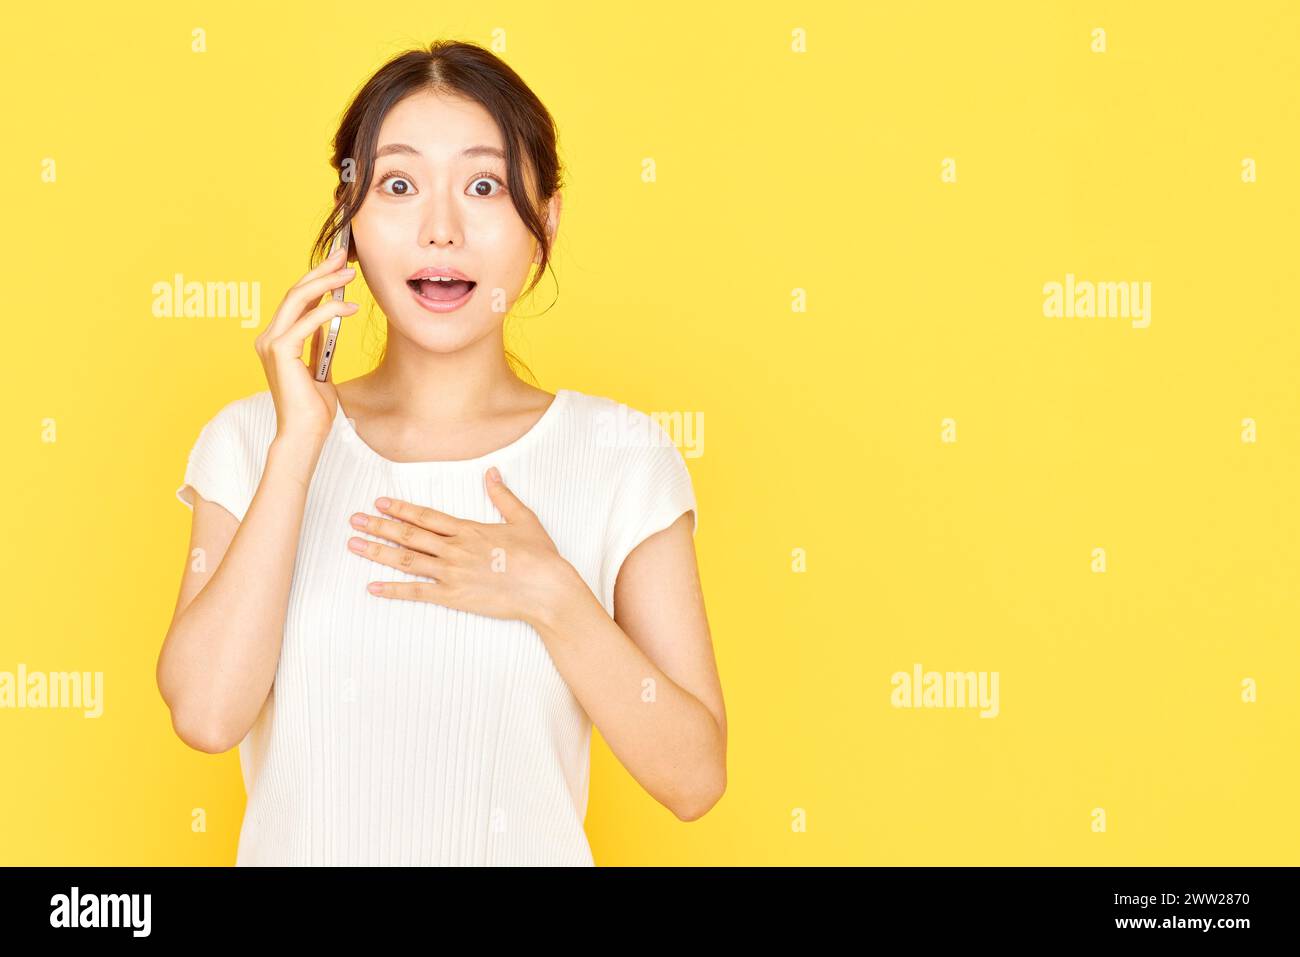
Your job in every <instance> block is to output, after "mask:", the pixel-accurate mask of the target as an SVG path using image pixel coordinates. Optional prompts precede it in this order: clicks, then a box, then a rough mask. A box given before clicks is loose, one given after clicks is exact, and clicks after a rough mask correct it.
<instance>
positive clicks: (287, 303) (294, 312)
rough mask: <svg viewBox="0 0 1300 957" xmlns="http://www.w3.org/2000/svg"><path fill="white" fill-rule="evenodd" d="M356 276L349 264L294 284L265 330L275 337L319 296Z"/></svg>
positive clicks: (300, 315)
mask: <svg viewBox="0 0 1300 957" xmlns="http://www.w3.org/2000/svg"><path fill="white" fill-rule="evenodd" d="M355 278H356V270H355V269H353V268H352V267H351V266H349V267H347V268H346V269H343V268H340V269H335V270H333V271H331V272H328V273H326V274H324V275H322V276H317V277H316V278H315V279H313V280H311V281H310V282H307V283H302V284H300V285H297V286H294V287H293V288H292V289H290V290H289V291H288V292H287V293H285V295H284V303H283V304H282V305H281V306H280V308H279V310H277V312H276V314H275V317H274V318H273V319H272V320H271V325H270V326H269V327H268V329H267V332H268V334H269V335H270V337H271V338H273V339H274V338H276V337H277V336H279V335H281V334H282V333H283V331H284V330H285V329H286V328H288V327H289V326H291V325H292V324H293V323H294V322H295V321H296V320H297V319H299V318H301V317H302V314H303V313H304V312H305V311H306V310H307V309H308V308H314V307H316V306H318V305H320V301H321V298H322V297H323V296H324V295H325V294H326V293H327V292H330V291H331V290H334V289H338V288H340V287H344V286H346V285H347V284H348V283H349V282H351V281H352V280H353V279H355Z"/></svg>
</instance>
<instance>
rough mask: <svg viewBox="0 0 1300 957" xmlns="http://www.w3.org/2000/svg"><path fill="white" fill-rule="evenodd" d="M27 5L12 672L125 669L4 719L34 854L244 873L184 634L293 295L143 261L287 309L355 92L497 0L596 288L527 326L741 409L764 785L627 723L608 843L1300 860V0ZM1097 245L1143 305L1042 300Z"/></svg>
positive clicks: (13, 191) (1085, 859)
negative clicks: (185, 579)
mask: <svg viewBox="0 0 1300 957" xmlns="http://www.w3.org/2000/svg"><path fill="white" fill-rule="evenodd" d="M14 15H16V19H11V23H10V27H9V29H7V30H6V31H4V33H3V36H2V37H0V44H3V47H2V48H0V49H2V52H3V55H2V56H0V64H2V66H0V69H2V70H3V81H4V86H5V89H6V90H7V91H8V92H9V96H8V97H7V98H6V99H7V106H8V109H7V113H8V116H7V123H6V143H7V146H6V148H5V149H4V150H3V151H2V153H0V162H3V164H4V172H5V174H6V175H5V181H6V182H7V183H8V184H9V186H10V191H9V197H10V200H9V203H8V209H7V211H6V219H7V224H6V229H5V233H6V241H5V248H4V261H5V262H6V264H7V266H8V269H7V274H6V281H5V284H4V285H5V298H6V306H5V312H6V319H7V323H6V332H5V337H4V344H5V348H6V350H7V352H8V359H9V361H8V364H7V365H8V374H7V375H5V376H4V379H3V381H4V395H3V402H4V407H5V410H6V415H5V416H4V418H3V429H4V434H3V440H4V448H5V450H6V452H7V458H8V468H7V469H6V470H5V471H4V479H3V481H4V483H5V484H4V489H3V492H4V494H5V500H6V501H7V503H8V512H9V519H8V521H7V522H6V529H7V532H6V537H7V542H6V547H5V549H4V559H3V561H4V567H3V579H2V580H3V582H4V589H5V606H6V609H7V612H8V622H7V624H6V627H5V628H4V632H3V636H2V637H0V670H9V671H12V670H15V669H16V667H17V664H18V663H19V662H23V663H25V664H26V665H27V667H28V669H29V670H55V671H58V670H89V671H95V670H102V671H103V672H104V673H105V699H106V700H105V714H104V716H103V717H102V718H100V719H98V720H87V719H85V718H82V717H81V716H80V715H79V714H78V713H74V712H63V711H56V710H45V711H39V710H26V711H9V710H3V711H0V753H2V754H3V760H4V764H5V772H6V773H5V786H4V787H3V788H0V863H3V864H87V865H100V864H131V865H139V864H229V863H233V861H234V856H235V848H236V842H237V838H238V832H239V825H240V819H241V814H242V811H243V804H244V794H243V788H242V784H241V780H240V774H239V763H238V757H237V752H235V751H231V752H229V753H227V754H225V755H221V756H211V755H205V754H202V753H200V752H196V751H191V750H189V749H188V748H187V747H186V746H185V745H184V744H183V743H182V742H181V741H180V740H179V739H178V738H176V737H175V735H174V734H173V732H172V730H171V728H170V725H169V721H168V717H167V711H166V708H165V706H164V705H163V703H162V701H161V699H160V697H159V695H158V692H157V689H156V686H155V683H154V666H155V662H156V658H157V653H158V649H159V647H160V645H161V642H162V639H163V636H164V634H165V632H166V630H167V625H168V623H169V621H170V617H171V612H172V608H173V605H174V603H175V600H176V591H177V587H178V583H179V580H180V574H181V570H182V566H183V563H184V562H185V560H186V557H187V554H186V548H187V542H188V539H187V536H188V529H189V521H190V513H189V512H188V511H187V510H186V509H185V508H184V507H183V506H182V505H181V504H180V503H179V502H178V501H177V500H176V498H175V496H174V491H175V489H176V487H177V486H178V485H179V484H180V482H181V478H182V474H183V471H184V467H185V459H186V455H187V454H188V452H189V449H190V446H191V445H192V443H193V441H194V439H195V437H196V435H197V433H198V429H199V427H200V426H201V425H202V424H203V423H204V422H205V421H207V419H208V418H210V417H211V416H212V415H213V414H214V413H215V412H216V411H217V409H219V408H220V407H221V406H222V405H224V404H225V403H226V402H228V401H230V400H231V399H233V398H236V397H239V396H243V395H248V394H250V393H252V392H256V391H259V390H261V389H263V388H265V387H266V384H265V379H264V378H263V375H262V370H261V367H260V364H259V362H258V360H257V358H256V355H255V354H254V351H253V346H252V343H253V337H254V335H255V334H256V330H253V329H243V328H240V327H239V325H238V322H237V320H236V319H185V318H174V319H159V318H155V317H154V316H153V315H152V314H151V309H150V306H151V301H152V293H151V288H152V285H153V284H154V283H155V282H159V281H170V280H171V279H172V277H173V275H174V274H175V273H177V272H180V273H183V274H184V275H185V276H186V277H187V278H190V279H198V280H201V281H207V280H223V281H224V280H235V281H249V282H253V281H257V282H260V283H261V285H262V303H261V308H262V320H263V324H265V322H266V321H268V320H269V318H270V316H271V314H272V312H273V311H274V309H275V306H276V305H277V303H278V301H279V298H280V296H281V295H282V294H283V292H284V290H285V289H286V288H287V287H288V286H289V285H290V284H291V283H292V282H294V281H295V280H296V279H297V277H298V276H300V275H301V273H302V272H303V271H305V269H306V268H307V253H308V245H309V242H310V240H311V239H312V238H313V237H314V236H315V232H316V229H317V228H318V226H319V224H320V221H321V218H322V217H323V215H324V213H325V211H326V208H327V207H326V202H327V198H328V195H329V191H330V189H331V188H332V185H333V182H334V180H333V173H332V171H331V170H330V169H329V167H328V164H327V156H328V150H329V138H330V136H331V135H332V133H333V131H334V128H335V125H336V123H337V120H338V118H339V116H340V115H341V111H342V109H343V108H344V106H345V104H346V102H347V100H348V99H349V97H350V96H351V94H352V93H353V92H354V91H355V89H357V88H358V87H359V85H360V84H361V83H362V82H363V81H364V80H365V78H366V77H367V76H369V75H370V73H371V72H373V71H374V70H375V69H376V68H377V67H378V66H379V65H380V64H381V63H382V62H383V61H384V60H386V59H387V58H388V57H389V56H391V55H393V54H395V53H397V52H399V51H400V50H403V49H406V48H408V47H412V46H417V45H421V44H427V43H428V42H429V41H431V40H433V39H436V38H439V37H453V38H458V39H466V40H472V41H475V42H479V43H483V44H485V45H487V44H491V43H492V42H493V31H494V30H500V31H504V36H505V41H506V46H505V50H504V52H503V54H502V55H503V56H504V58H505V59H506V60H507V62H509V63H510V64H511V65H512V66H513V67H514V68H515V69H516V70H518V71H519V72H520V73H521V75H522V76H523V77H524V79H525V80H526V81H527V82H528V83H529V84H530V85H532V86H533V88H534V89H535V90H536V91H537V93H538V94H539V96H540V97H541V98H542V100H543V101H544V102H545V103H546V104H547V105H548V107H549V108H550V109H551V110H552V112H553V113H554V115H555V116H556V118H557V121H558V123H559V127H560V134H561V150H562V157H561V158H562V160H563V161H564V162H565V163H566V165H567V178H568V182H569V185H568V187H567V190H566V194H565V205H564V214H563V218H562V220H561V229H560V243H559V247H558V252H557V259H556V272H557V274H558V276H559V280H560V288H559V298H558V301H557V302H556V304H555V306H554V307H553V308H551V309H550V310H549V311H547V312H546V313H545V314H544V315H539V314H540V313H541V312H542V310H543V309H544V308H545V307H546V306H547V305H548V304H549V303H550V302H551V301H552V299H553V298H555V296H556V291H557V290H556V286H555V283H554V281H553V280H552V278H551V277H550V276H548V277H547V278H546V279H545V280H544V281H543V282H542V284H541V286H540V287H539V289H538V292H537V293H536V294H535V295H534V297H533V300H532V302H531V303H529V304H526V305H524V306H523V308H522V309H521V312H522V314H523V316H524V317H525V318H521V319H518V320H512V325H511V330H512V336H511V339H510V340H509V344H510V345H511V347H512V348H513V349H514V350H515V351H517V352H519V353H520V354H521V355H522V356H523V358H524V359H525V360H526V361H527V362H528V364H529V365H530V366H531V368H532V369H533V371H534V372H535V373H537V376H538V382H539V384H540V385H541V386H542V387H544V388H546V389H548V390H551V391H554V390H555V389H556V388H574V389H578V390H580V391H585V392H589V393H594V394H599V395H608V396H612V397H615V398H617V399H619V400H620V401H625V402H627V403H628V404H629V405H631V406H633V407H634V408H639V409H642V410H647V411H659V410H684V411H688V412H695V411H698V412H701V413H703V416H704V420H705V423H706V429H705V445H704V450H705V451H704V455H703V456H702V457H699V458H688V459H687V461H688V463H689V466H690V470H691V474H692V476H693V479H694V482H695V487H696V492H697V496H698V499H699V505H700V531H699V534H698V537H697V547H698V551H699V555H700V563H701V569H702V575H703V580H704V585H705V594H706V599H707V604H708V609H709V617H710V623H711V626H712V629H713V635H714V641H715V646H716V650H717V655H718V660H719V667H720V670H721V675H722V680H723V686H724V691H725V695H726V703H727V712H728V719H729V724H730V753H729V762H728V763H729V772H730V778H729V788H728V791H727V794H726V795H725V796H724V797H723V799H722V801H721V802H720V803H719V804H718V805H717V806H715V807H714V809H713V810H712V811H711V812H710V813H709V814H708V815H706V816H705V817H704V818H703V819H701V820H699V821H696V822H693V823H690V824H684V823H682V822H680V821H678V820H677V819H676V818H674V817H673V815H672V814H671V813H670V812H668V811H667V810H666V809H664V808H662V807H661V806H659V805H658V804H657V803H656V802H655V801H654V800H653V799H651V798H650V797H649V796H648V795H646V794H645V793H644V792H643V791H642V790H641V788H640V787H639V786H638V785H637V784H636V782H635V781H634V780H633V779H632V778H631V777H630V775H628V773H627V772H626V771H625V770H624V769H623V768H622V767H621V766H620V765H619V764H618V762H617V760H616V759H615V758H614V757H613V756H612V755H611V753H610V752H609V750H608V748H607V747H606V745H605V744H604V743H603V741H601V740H600V739H599V737H598V736H597V737H595V738H594V739H593V749H592V789H591V805H590V811H589V814H588V819H587V829H588V833H589V835H590V838H591V841H592V847H593V851H594V854H595V858H596V861H597V863H598V864H647V863H649V864H668V863H687V864H1257V865H1260V864H1294V863H1296V862H1297V852H1298V851H1300V836H1298V834H1300V827H1298V826H1297V823H1296V817H1295V814H1296V807H1297V798H1298V795H1297V770H1296V768H1297V762H1296V744H1297V730H1300V721H1298V720H1297V717H1298V715H1297V692H1298V691H1300V687H1298V685H1300V654H1298V653H1297V637H1298V635H1297V623H1298V622H1300V617H1298V615H1297V612H1298V611H1300V602H1298V601H1297V592H1296V588H1295V583H1296V580H1297V573H1298V572H1300V508H1298V507H1297V498H1296V496H1297V482H1296V479H1297V466H1298V465H1300V439H1298V437H1300V403H1298V402H1297V394H1296V367H1297V358H1300V334H1298V333H1297V331H1296V330H1297V318H1300V317H1298V316H1297V297H1296V294H1295V283H1296V281H1297V269H1296V264H1297V256H1296V254H1297V246H1298V243H1297V233H1296V223H1297V214H1298V213H1300V202H1298V199H1300V190H1298V189H1297V172H1298V171H1300V154H1298V150H1300V58H1298V57H1297V56H1296V50H1297V49H1300V13H1298V12H1297V6H1296V5H1295V4H1292V3H1285V2H1278V3H1255V4H1248V5H1245V6H1242V5H1240V4H1228V3H1223V4H1217V5H1212V4H1205V5H1203V6H1202V5H1196V6H1191V7H1189V6H1182V5H1176V4H1167V3H1161V4H1156V3H1150V4H1133V3H1101V2H1098V3H1083V2H1079V3H1042V2H1022V3H1014V4H994V5H990V4H970V3H959V2H952V3H902V4H895V3H889V4H886V3H866V4H857V3H839V4H828V3H790V2H784V3H766V4H754V3H744V4H740V3H735V4H729V5H726V7H725V8H723V9H718V8H715V7H714V6H713V5H709V4H698V3H675V2H673V3H669V2H661V3H654V4H644V5H632V6H626V5H614V6H608V5H606V6H600V5H595V6H593V5H590V4H580V5H579V4H574V5H565V6H560V7H554V6H547V5H538V4H535V3H503V4H493V5H490V6H481V5H471V6H469V7H461V8H454V9H453V8H449V9H448V10H447V11H446V12H444V11H443V10H440V9H439V8H438V7H437V6H436V5H434V6H431V5H429V4H427V3H403V2H390V3H386V4H384V5H383V6H382V7H364V6H361V7H358V6H357V5H355V4H351V3H347V4H345V3H292V4H266V3H259V4H247V5H240V6H235V5H226V4H221V5H215V4H196V3H152V4H147V5H140V6H139V7H137V8H135V9H132V10H129V11H128V10H124V9H120V8H114V7H111V6H109V7H105V6H103V5H98V4H89V3H86V4H66V3H57V2H56V3H49V4H24V5H20V7H18V8H16V10H15V11H14V14H13V15H11V16H14ZM1098 27H1100V28H1103V29H1104V30H1105V31H1106V42H1107V50H1106V52H1104V53H1095V52H1092V50H1091V49H1090V45H1091V44H1092V30H1094V29H1095V28H1098ZM195 28H202V29H203V30H204V31H205V32H206V42H207V51H206V52H203V53H195V52H192V51H191V42H192V35H191V34H192V31H193V30H194V29H195ZM798 28H802V29H804V30H806V32H807V51H806V52H803V53H796V52H793V51H792V49H791V46H792V31H794V30H796V29H798ZM647 157H649V158H653V159H654V161H655V163H656V170H657V178H656V180H655V181H654V182H653V183H646V182H643V180H642V177H641V170H642V161H643V159H645V158H647ZM945 157H951V158H953V159H954V160H955V161H956V169H957V181H956V182H955V183H944V182H942V181H941V177H940V172H941V165H940V164H941V162H942V161H943V159H944V158H945ZM1246 157H1251V158H1253V159H1254V160H1255V161H1256V163H1257V170H1258V181H1257V182H1255V183H1244V182H1243V181H1242V177H1241V163H1242V160H1243V159H1244V158H1246ZM46 158H52V159H54V160H55V161H56V164H57V166H56V169H57V180H56V181H55V182H53V183H46V182H42V180H41V175H40V174H41V163H42V161H43V160H44V159H46ZM1066 273H1073V274H1074V275H1075V276H1076V277H1078V278H1080V279H1088V280H1094V281H1099V280H1117V281H1139V282H1141V281H1149V282H1150V283H1151V284H1152V299H1151V304H1152V321H1151V325H1150V327H1149V328H1146V329H1135V328H1132V327H1131V325H1130V324H1129V322H1128V321H1127V320H1123V319H1121V320H1113V319H1110V320H1107V319H1092V320H1088V319H1048V318H1045V317H1044V316H1043V312H1042V301H1043V291H1042V287H1043V284H1044V283H1046V282H1050V281H1058V282H1060V281H1063V280H1064V278H1065V275H1066ZM795 289H802V290H805V291H806V295H807V306H808V308H807V311H806V312H795V311H792V309H791V302H792V290H795ZM349 298H353V293H351V292H350V293H349ZM362 301H363V303H364V302H366V300H365V299H364V298H362ZM365 314H366V312H365V309H364V308H363V311H362V312H361V313H359V314H358V317H357V318H355V319H345V320H344V334H343V337H342V340H341V343H342V351H341V353H340V356H339V360H338V367H337V369H336V371H335V378H336V380H344V379H348V378H351V377H353V376H356V375H359V374H361V373H362V372H364V371H366V370H367V369H368V368H369V365H368V360H367V357H366V355H364V354H363V351H362V343H361V341H360V340H361V337H360V336H359V335H357V334H356V330H357V328H358V325H357V324H358V323H361V322H363V317H364V316H365ZM380 321H381V317H380V316H379V315H378V314H377V313H376V314H375V316H374V317H373V319H372V320H371V323H372V326H373V325H374V324H378V323H379V322H380ZM349 329H351V330H352V331H351V332H349ZM47 418H52V419H53V420H55V422H56V424H57V441H56V442H53V443H50V442H43V441H42V440H41V430H42V425H43V422H44V420H46V419H47ZM945 418H951V419H953V420H955V422H956V427H957V436H958V438H957V441H956V442H955V443H945V442H943V441H941V423H942V421H943V420H944V419H945ZM1245 418H1252V419H1254V420H1255V422H1256V423H1257V429H1258V441H1257V442H1255V443H1253V444H1252V443H1245V442H1243V441H1242V437H1241V436H1242V420H1243V419H1245ZM1098 547H1100V548H1104V549H1105V550H1106V558H1107V570H1106V572H1105V573H1102V574H1099V573H1095V572H1093V571H1092V570H1091V563H1092V550H1093V549H1094V548H1098ZM794 549H805V550H806V555H807V569H806V571H804V572H795V571H793V570H792V554H793V550H794ZM916 662H920V663H921V664H922V665H923V666H924V667H925V668H926V669H927V670H930V669H934V670H939V671H946V670H957V671H967V670H974V671H997V672H999V674H1000V678H1001V685H1000V709H1001V713H1000V714H999V716H998V717H997V718H996V719H993V720H985V719H980V718H978V717H977V715H976V714H975V713H974V712H973V711H969V710H967V711H962V710H924V709H918V710H902V709H896V708H893V707H891V705H890V692H891V686H890V676H891V675H892V674H893V673H894V672H895V671H910V670H911V668H912V666H913V664H914V663H916ZM1246 678H1253V679H1254V680H1255V681H1256V682H1257V685H1258V701H1257V702H1254V703H1246V702H1243V701H1242V699H1241V682H1242V681H1243V679H1246ZM196 807H201V808H204V809H206V812H207V822H208V829H207V831H206V832H205V833H194V832H193V831H192V830H191V824H190V822H191V811H192V809H193V808H196ZM1094 808H1104V809H1105V812H1106V825H1107V827H1106V831H1105V832H1104V833H1098V832H1094V830H1093V829H1092V817H1091V814H1092V810H1093V809H1094ZM797 809H803V813H805V814H806V820H807V829H806V831H798V830H796V829H794V828H792V820H793V819H794V815H796V814H798V813H799V812H798V811H797Z"/></svg>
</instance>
